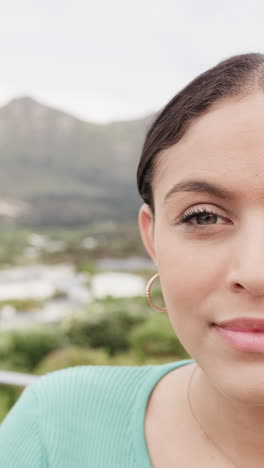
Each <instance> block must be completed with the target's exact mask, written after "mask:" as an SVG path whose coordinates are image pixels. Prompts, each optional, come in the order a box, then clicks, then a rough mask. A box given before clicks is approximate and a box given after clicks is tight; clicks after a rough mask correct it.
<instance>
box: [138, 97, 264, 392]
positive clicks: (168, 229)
mask: <svg viewBox="0 0 264 468" xmlns="http://www.w3.org/2000/svg"><path fill="white" fill-rule="evenodd" d="M152 187H153V194H154V205H155V222H154V220H153V217H152V215H151V213H150V210H149V208H148V206H147V205H146V204H144V205H142V207H141V209H140V212H139V225H140V230H141V235H142V239H143V241H144V244H145V246H146V248H147V250H148V252H149V254H150V255H151V257H152V258H153V260H154V261H155V263H156V264H157V269H158V271H159V273H160V281H161V286H162V291H163V296H164V301H165V303H166V307H167V309H168V314H169V319H170V322H171V324H172V326H173V328H174V330H175V333H176V335H177V336H178V337H179V339H180V341H181V342H182V344H183V346H184V347H185V348H186V350H187V351H188V352H189V353H190V355H191V356H192V357H193V359H195V360H196V361H197V363H198V364H199V365H200V367H201V368H202V369H203V370H204V371H205V373H206V374H207V376H208V378H210V380H211V382H213V383H214V384H215V385H216V386H218V387H219V388H221V390H222V391H223V392H224V393H226V394H228V395H230V396H231V397H232V396H233V397H235V398H240V399H241V400H250V401H253V400H254V401H257V400H258V399H259V400H263V397H264V352H260V351H254V352H253V351H252V350H250V351H248V350H245V349H239V348H237V347H236V346H233V345H231V344H230V343H229V342H227V341H226V340H225V339H224V338H223V337H222V336H221V335H220V334H219V332H218V331H217V329H216V327H215V326H213V324H217V323H220V322H223V321H226V320H231V319H237V318H241V317H242V318H261V319H263V320H264V93H261V92H258V93H255V94H252V95H250V96H246V97H242V96H241V97H239V98H229V99H225V100H223V101H222V102H218V103H217V105H215V106H214V108H213V109H212V110H210V111H209V112H208V113H206V114H204V115H203V116H201V117H199V118H197V120H195V121H193V122H192V124H191V125H190V127H189V129H188V130H187V131H186V133H185V135H184V136H183V138H182V139H181V140H180V142H179V143H177V144H176V145H174V146H172V147H170V148H169V149H167V150H165V151H164V152H163V153H160V154H159V156H158V167H157V168H156V171H155V174H154V181H153V185H152Z"/></svg>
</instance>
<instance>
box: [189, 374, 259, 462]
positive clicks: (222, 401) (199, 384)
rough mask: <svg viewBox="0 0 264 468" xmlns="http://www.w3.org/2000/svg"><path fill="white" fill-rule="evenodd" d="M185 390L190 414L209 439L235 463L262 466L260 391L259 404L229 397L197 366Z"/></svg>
mask: <svg viewBox="0 0 264 468" xmlns="http://www.w3.org/2000/svg"><path fill="white" fill-rule="evenodd" d="M245 385H246V382H245ZM189 390H190V392H189V397H190V402H191V407H192V409H193V413H194V416H195V418H196V419H197V421H198V422H199V425H200V427H201V428H202V429H203V431H204V432H205V433H206V434H207V437H208V438H209V443H210V441H211V443H212V444H213V445H214V442H215V443H216V444H217V445H218V447H221V448H222V450H223V452H224V453H225V454H226V455H227V456H229V459H231V460H233V462H234V463H235V464H236V465H237V466H245V467H250V468H252V467H263V459H264V394H263V402H262V404H261V403H260V402H258V404H247V403H246V402H241V401H239V400H235V399H234V398H232V399H231V398H229V397H228V396H227V395H225V394H224V393H223V392H222V391H221V390H220V389H218V388H216V387H215V386H213V385H212V384H211V382H210V381H209V379H208V377H207V376H206V375H205V373H204V372H203V371H202V370H201V369H200V368H199V367H198V368H197V369H196V371H195V374H194V375H193V379H192V382H191V385H190V389H189ZM212 441H213V442H212ZM216 450H217V449H216Z"/></svg>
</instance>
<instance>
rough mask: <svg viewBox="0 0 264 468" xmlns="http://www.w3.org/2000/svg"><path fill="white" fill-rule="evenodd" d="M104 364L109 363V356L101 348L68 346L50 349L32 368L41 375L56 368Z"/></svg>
mask: <svg viewBox="0 0 264 468" xmlns="http://www.w3.org/2000/svg"><path fill="white" fill-rule="evenodd" d="M106 364H109V356H108V354H107V353H106V352H105V351H104V350H103V349H91V348H82V347H78V346H69V347H67V348H61V349H55V350H54V351H51V352H50V353H49V354H48V355H47V356H46V357H44V359H42V360H41V361H40V363H39V364H38V366H37V367H36V368H35V369H34V374H37V375H42V374H47V373H48V372H53V371H55V370H57V369H64V368H67V367H74V366H80V365H82V366H84V365H86V366H90V365H106Z"/></svg>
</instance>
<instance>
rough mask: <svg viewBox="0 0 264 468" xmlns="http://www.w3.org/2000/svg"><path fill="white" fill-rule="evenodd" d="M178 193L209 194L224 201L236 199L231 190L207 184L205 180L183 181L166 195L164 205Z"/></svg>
mask: <svg viewBox="0 0 264 468" xmlns="http://www.w3.org/2000/svg"><path fill="white" fill-rule="evenodd" d="M178 192H199V193H208V194H211V195H215V196H216V197H218V198H222V199H224V200H231V199H232V198H233V197H234V195H233V193H232V192H230V191H229V190H227V189H224V188H222V187H219V186H218V185H215V184H212V183H210V182H206V181H204V180H183V181H181V182H177V184H174V185H173V187H172V188H171V189H170V190H169V191H168V192H167V193H166V195H165V198H164V202H163V203H164V204H165V203H166V202H167V201H168V199H169V198H170V197H171V196H172V195H173V194H175V193H178Z"/></svg>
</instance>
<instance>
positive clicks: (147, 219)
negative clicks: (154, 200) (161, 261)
mask: <svg viewBox="0 0 264 468" xmlns="http://www.w3.org/2000/svg"><path fill="white" fill-rule="evenodd" d="M138 224H139V229H140V234H141V238H142V241H143V243H144V246H145V248H146V250H147V252H148V253H149V255H150V257H151V258H152V260H153V262H154V263H156V253H155V245H154V217H153V214H152V212H151V209H150V207H149V205H147V204H146V203H144V204H143V205H142V206H141V207H140V209H139V212H138ZM156 264H157V263H156Z"/></svg>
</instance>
